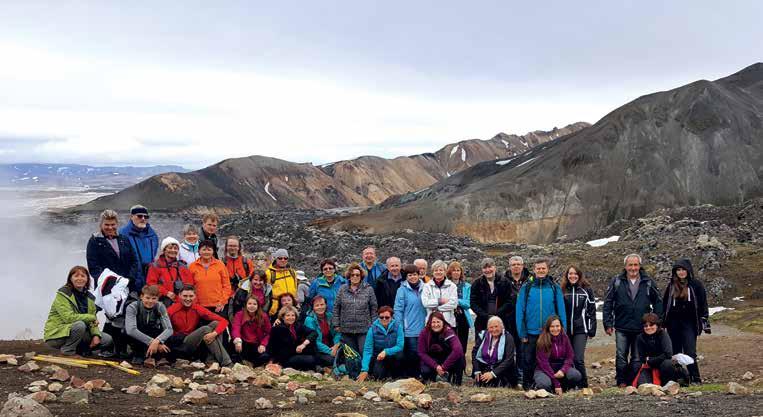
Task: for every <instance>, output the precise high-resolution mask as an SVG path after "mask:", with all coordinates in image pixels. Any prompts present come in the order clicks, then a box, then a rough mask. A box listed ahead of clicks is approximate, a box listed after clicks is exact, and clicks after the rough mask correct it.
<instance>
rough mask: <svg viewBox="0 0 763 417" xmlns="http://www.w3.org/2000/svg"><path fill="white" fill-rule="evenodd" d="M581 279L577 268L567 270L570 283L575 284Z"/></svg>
mask: <svg viewBox="0 0 763 417" xmlns="http://www.w3.org/2000/svg"><path fill="white" fill-rule="evenodd" d="M579 279H580V275H579V274H578V271H577V270H575V268H570V269H568V270H567V281H568V282H569V283H570V284H575V283H577V282H578V280H579Z"/></svg>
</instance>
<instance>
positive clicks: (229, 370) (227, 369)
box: [220, 366, 233, 375]
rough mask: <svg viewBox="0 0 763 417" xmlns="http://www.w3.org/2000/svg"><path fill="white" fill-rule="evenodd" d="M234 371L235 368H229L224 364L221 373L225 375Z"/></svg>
mask: <svg viewBox="0 0 763 417" xmlns="http://www.w3.org/2000/svg"><path fill="white" fill-rule="evenodd" d="M232 372H233V369H231V368H229V367H227V366H223V367H222V368H220V373H221V374H223V375H228V374H230V373H232Z"/></svg>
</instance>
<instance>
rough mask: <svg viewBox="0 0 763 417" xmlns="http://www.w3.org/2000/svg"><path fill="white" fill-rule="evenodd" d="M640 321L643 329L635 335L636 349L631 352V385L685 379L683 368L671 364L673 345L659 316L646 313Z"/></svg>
mask: <svg viewBox="0 0 763 417" xmlns="http://www.w3.org/2000/svg"><path fill="white" fill-rule="evenodd" d="M641 321H642V323H643V329H644V330H643V331H642V332H641V334H639V335H638V337H636V351H635V352H634V353H633V358H634V360H633V372H634V375H635V378H634V379H633V382H632V385H633V386H634V387H638V386H639V385H641V384H657V385H664V384H666V383H667V382H668V381H675V382H680V381H682V380H685V378H686V373H685V372H683V368H681V367H679V368H676V367H675V366H674V364H673V360H672V358H673V346H672V344H671V342H670V336H669V335H668V332H666V331H665V329H663V328H662V326H661V325H660V316H658V315H657V314H655V313H646V314H644V317H643V318H642V319H641ZM655 371H656V372H655Z"/></svg>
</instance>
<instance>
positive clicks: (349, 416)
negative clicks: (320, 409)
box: [334, 413, 368, 417]
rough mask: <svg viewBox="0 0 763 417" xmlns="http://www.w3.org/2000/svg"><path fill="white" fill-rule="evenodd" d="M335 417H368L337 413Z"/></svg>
mask: <svg viewBox="0 0 763 417" xmlns="http://www.w3.org/2000/svg"><path fill="white" fill-rule="evenodd" d="M334 417H368V416H367V415H365V414H360V413H336V414H334Z"/></svg>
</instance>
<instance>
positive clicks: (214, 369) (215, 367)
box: [207, 362, 220, 372]
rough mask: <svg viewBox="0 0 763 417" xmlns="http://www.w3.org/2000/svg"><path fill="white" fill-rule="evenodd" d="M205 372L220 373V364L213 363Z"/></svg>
mask: <svg viewBox="0 0 763 417" xmlns="http://www.w3.org/2000/svg"><path fill="white" fill-rule="evenodd" d="M207 372H220V364H219V363H217V362H213V363H212V365H209V368H207Z"/></svg>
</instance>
